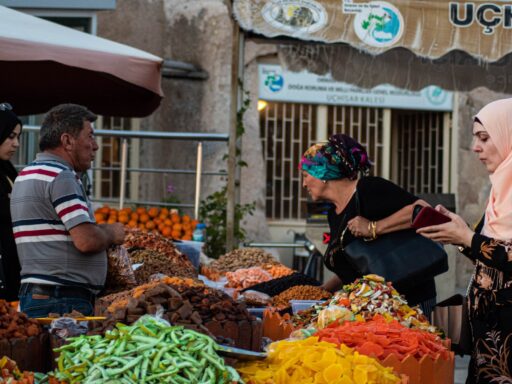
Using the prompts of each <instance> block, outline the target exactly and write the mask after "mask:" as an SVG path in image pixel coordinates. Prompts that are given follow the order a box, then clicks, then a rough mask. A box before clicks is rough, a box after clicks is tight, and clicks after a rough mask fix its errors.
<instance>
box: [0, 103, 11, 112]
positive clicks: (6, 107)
mask: <svg viewBox="0 0 512 384" xmlns="http://www.w3.org/2000/svg"><path fill="white" fill-rule="evenodd" d="M0 111H12V105H11V104H9V103H1V104H0Z"/></svg>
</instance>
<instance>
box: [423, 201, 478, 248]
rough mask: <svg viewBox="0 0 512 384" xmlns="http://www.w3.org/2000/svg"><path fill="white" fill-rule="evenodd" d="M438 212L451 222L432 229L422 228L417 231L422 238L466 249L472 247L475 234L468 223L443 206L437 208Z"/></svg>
mask: <svg viewBox="0 0 512 384" xmlns="http://www.w3.org/2000/svg"><path fill="white" fill-rule="evenodd" d="M435 209H436V210H437V211H439V212H441V213H442V214H444V215H446V216H448V217H449V218H450V219H451V221H450V222H448V223H444V224H439V225H431V226H430V227H424V228H420V229H418V230H417V231H416V233H419V234H420V235H422V236H425V237H427V238H429V239H431V240H434V241H437V242H440V243H443V244H454V245H463V246H465V247H470V246H471V240H472V239H473V235H474V234H475V233H474V232H473V231H472V230H471V229H470V228H469V227H468V225H467V224H466V222H465V221H464V220H463V219H462V217H460V216H459V215H456V214H455V213H453V212H450V211H449V210H447V209H446V208H445V207H443V206H442V205H438V206H436V208H435Z"/></svg>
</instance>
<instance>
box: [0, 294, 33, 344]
mask: <svg viewBox="0 0 512 384" xmlns="http://www.w3.org/2000/svg"><path fill="white" fill-rule="evenodd" d="M40 333H41V327H40V326H39V324H38V323H37V321H36V320H33V319H29V318H28V317H27V315H26V314H24V313H23V312H18V311H17V310H16V308H13V307H11V306H10V305H9V303H8V302H7V301H5V300H0V339H18V338H19V339H25V338H27V337H30V336H37V335H39V334H40Z"/></svg>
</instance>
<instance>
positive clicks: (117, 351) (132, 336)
mask: <svg viewBox="0 0 512 384" xmlns="http://www.w3.org/2000/svg"><path fill="white" fill-rule="evenodd" d="M217 348H218V347H217V344H216V343H215V342H214V341H213V339H211V338H210V337H208V336H205V335H203V334H200V333H198V332H195V331H192V330H188V329H184V328H183V327H181V326H169V325H166V324H165V323H163V322H161V321H159V320H157V319H155V318H153V317H150V316H143V317H142V318H141V319H139V321H137V322H136V323H135V324H133V325H131V326H127V325H123V324H118V325H117V326H116V328H115V329H113V330H112V331H108V332H107V333H106V334H105V336H104V337H102V336H99V335H96V336H80V337H75V338H71V339H69V344H66V345H64V346H62V347H60V348H57V349H55V351H56V352H60V356H59V358H58V360H57V362H58V368H57V370H56V371H55V373H54V376H55V378H57V379H58V380H61V381H66V382H68V383H83V384H87V383H99V382H102V383H133V384H136V383H148V384H150V383H173V384H180V383H183V384H184V383H205V384H206V383H212V384H213V383H226V384H227V383H238V382H242V381H241V379H240V376H239V375H238V373H237V372H236V370H235V369H233V368H232V367H229V366H226V365H225V364H224V360H223V359H222V358H221V357H219V355H218V354H217V352H216V350H217Z"/></svg>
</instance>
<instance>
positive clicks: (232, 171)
mask: <svg viewBox="0 0 512 384" xmlns="http://www.w3.org/2000/svg"><path fill="white" fill-rule="evenodd" d="M232 41H233V43H232V53H231V110H230V124H229V144H228V183H227V191H226V193H227V196H226V197H227V203H226V251H227V252H229V251H232V250H233V248H234V247H235V206H236V201H235V200H236V144H237V134H236V128H237V112H238V100H239V95H238V92H239V86H238V76H239V70H240V68H239V63H240V54H241V52H240V27H239V26H238V23H237V22H236V20H233V40H232Z"/></svg>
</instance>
